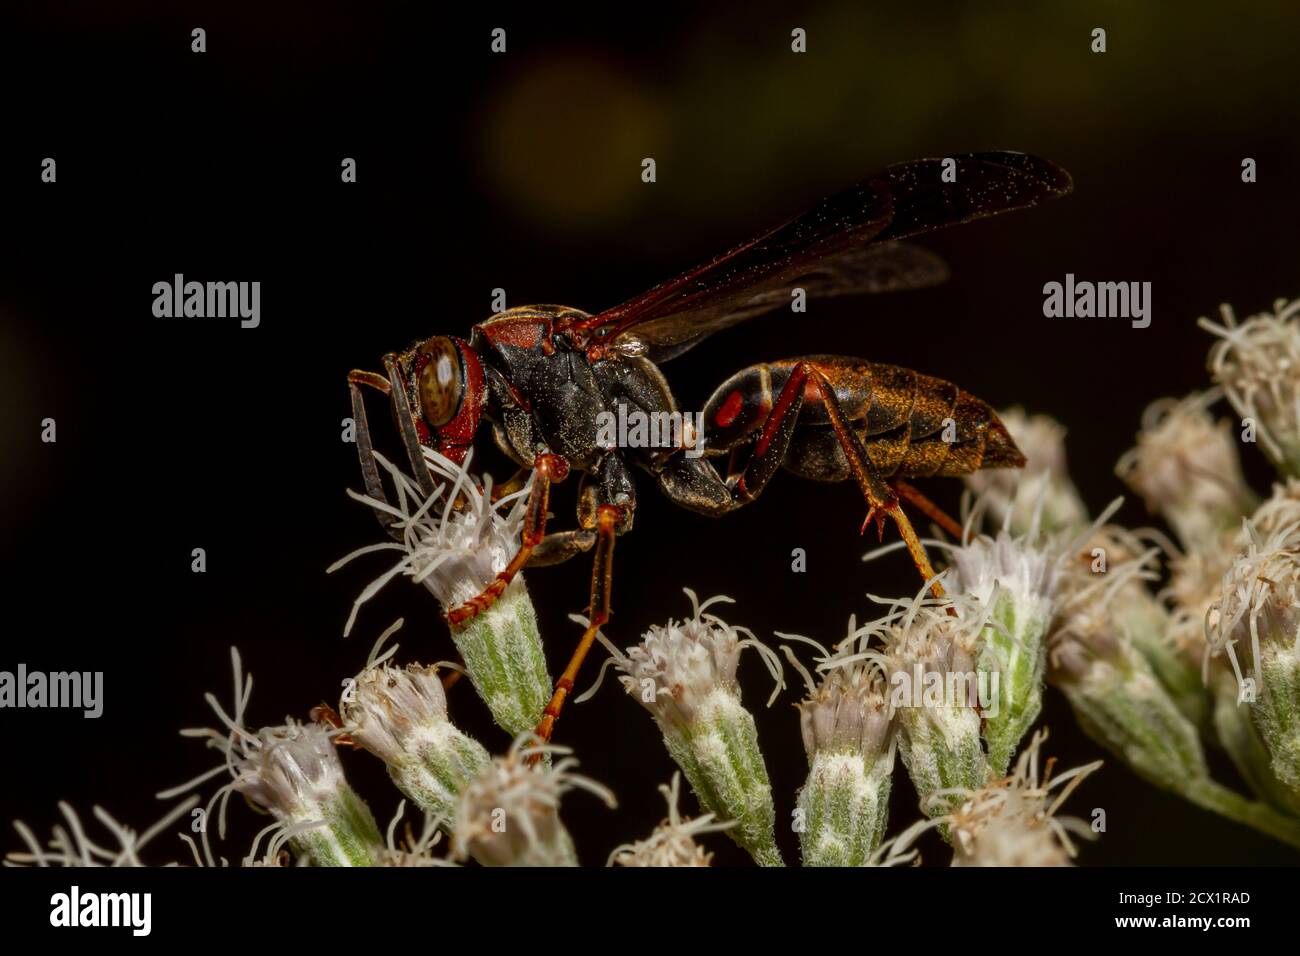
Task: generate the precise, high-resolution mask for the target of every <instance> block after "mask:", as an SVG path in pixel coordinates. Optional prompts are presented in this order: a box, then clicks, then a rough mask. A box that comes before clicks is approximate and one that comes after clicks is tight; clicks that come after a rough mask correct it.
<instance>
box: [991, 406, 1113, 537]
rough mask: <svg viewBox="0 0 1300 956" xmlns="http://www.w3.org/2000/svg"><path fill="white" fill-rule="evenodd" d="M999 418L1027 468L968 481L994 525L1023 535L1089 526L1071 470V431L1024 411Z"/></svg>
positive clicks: (999, 470) (1009, 411) (993, 471)
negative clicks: (1037, 530) (1067, 440)
mask: <svg viewBox="0 0 1300 956" xmlns="http://www.w3.org/2000/svg"><path fill="white" fill-rule="evenodd" d="M998 417H999V418H1001V419H1002V424H1003V425H1005V426H1006V427H1007V431H1009V432H1010V433H1011V437H1012V438H1013V439H1014V440H1015V443H1016V445H1017V447H1019V449H1020V451H1021V452H1022V453H1023V454H1024V456H1025V467H1024V468H1023V469H1021V470H1019V471H1016V470H1012V469H1009V468H996V469H986V470H983V471H977V472H974V473H973V474H971V475H968V476H967V477H966V485H967V486H968V487H969V488H971V490H973V491H974V492H975V494H976V495H977V496H978V497H979V499H980V500H981V501H982V502H985V504H986V505H987V507H988V508H989V512H990V514H991V515H992V516H993V519H994V522H995V523H996V524H997V525H999V526H1004V527H1006V528H1007V530H1008V531H1010V532H1011V534H1013V535H1017V536H1019V535H1023V534H1026V533H1028V532H1029V530H1030V528H1031V527H1037V528H1040V529H1041V530H1042V531H1044V532H1047V533H1053V532H1056V531H1078V530H1080V529H1082V528H1085V527H1087V525H1088V509H1087V508H1086V507H1085V506H1084V504H1083V499H1082V498H1080V497H1079V492H1078V489H1076V488H1075V486H1074V482H1072V481H1071V480H1070V475H1069V473H1068V471H1067V470H1066V463H1065V426H1064V425H1062V424H1061V423H1060V422H1058V421H1056V420H1055V419H1053V418H1051V417H1049V416H1047V415H1026V414H1025V411H1024V409H1022V408H1009V409H1007V410H1006V411H1003V412H999V413H998Z"/></svg>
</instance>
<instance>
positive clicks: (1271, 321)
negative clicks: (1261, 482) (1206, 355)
mask: <svg viewBox="0 0 1300 956" xmlns="http://www.w3.org/2000/svg"><path fill="white" fill-rule="evenodd" d="M1219 312H1220V315H1221V316H1222V318H1223V324H1222V325H1217V324H1215V323H1214V322H1211V321H1210V320H1209V319H1207V318H1202V319H1201V320H1200V322H1199V324H1200V326H1201V328H1203V329H1206V330H1207V331H1209V332H1212V333H1213V334H1215V335H1217V336H1219V338H1220V340H1221V341H1219V342H1216V343H1215V345H1214V347H1213V348H1212V349H1211V350H1210V360H1209V364H1210V372H1211V374H1212V375H1213V376H1214V380H1215V381H1216V382H1217V383H1219V384H1220V385H1221V386H1222V387H1223V390H1224V392H1225V393H1226V394H1227V396H1228V401H1229V402H1231V403H1232V407H1233V408H1234V409H1236V410H1237V413H1238V414H1239V415H1241V416H1242V417H1243V418H1244V419H1251V420H1252V421H1253V422H1254V423H1255V425H1256V427H1257V432H1258V437H1259V441H1260V444H1262V445H1263V446H1264V451H1265V453H1266V454H1267V455H1268V457H1269V458H1270V459H1272V461H1273V462H1274V464H1276V465H1278V466H1279V467H1281V468H1282V469H1284V470H1285V471H1286V472H1287V473H1289V474H1292V475H1294V474H1296V473H1297V468H1298V467H1300V324H1297V322H1296V318H1297V316H1300V299H1297V300H1296V301H1294V302H1287V301H1286V300H1285V299H1278V300H1277V301H1276V302H1274V303H1273V311H1272V312H1271V313H1269V312H1264V313H1261V314H1260V315H1253V316H1251V317H1250V318H1248V319H1247V320H1246V321H1245V322H1243V323H1241V324H1240V325H1238V324H1237V319H1236V316H1234V315H1233V312H1232V307H1231V306H1229V305H1222V306H1220V307H1219Z"/></svg>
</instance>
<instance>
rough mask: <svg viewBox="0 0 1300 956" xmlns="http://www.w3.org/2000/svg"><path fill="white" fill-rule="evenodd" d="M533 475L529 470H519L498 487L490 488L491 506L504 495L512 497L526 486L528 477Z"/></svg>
mask: <svg viewBox="0 0 1300 956" xmlns="http://www.w3.org/2000/svg"><path fill="white" fill-rule="evenodd" d="M532 473H533V470H532V469H531V468H520V469H519V470H518V471H516V472H515V473H514V474H513V475H511V476H510V477H509V478H507V479H506V480H505V481H503V482H502V483H501V484H499V485H495V486H493V488H492V504H496V503H497V502H498V501H500V500H501V499H502V498H504V497H505V496H506V495H513V494H514V493H515V492H516V491H518V490H519V489H521V488H523V486H524V485H526V484H528V476H529V475H531V474H532Z"/></svg>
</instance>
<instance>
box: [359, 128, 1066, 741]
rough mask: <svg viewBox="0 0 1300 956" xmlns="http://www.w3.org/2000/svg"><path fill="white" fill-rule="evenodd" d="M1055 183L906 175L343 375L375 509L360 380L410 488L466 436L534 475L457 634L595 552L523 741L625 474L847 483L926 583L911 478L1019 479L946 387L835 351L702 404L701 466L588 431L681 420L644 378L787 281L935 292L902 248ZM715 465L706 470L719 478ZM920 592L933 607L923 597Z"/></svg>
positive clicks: (930, 164)
mask: <svg viewBox="0 0 1300 956" xmlns="http://www.w3.org/2000/svg"><path fill="white" fill-rule="evenodd" d="M954 162H955V165H954ZM954 174H955V175H954ZM1070 188H1071V183H1070V177H1069V175H1068V174H1067V173H1066V172H1065V171H1064V170H1062V169H1061V168H1059V167H1058V166H1056V165H1054V164H1053V163H1050V162H1048V161H1046V160H1043V159H1039V158H1036V157H1034V156H1029V155H1026V154H1023V153H1012V152H985V153H969V154H965V155H961V156H957V157H953V158H952V159H951V160H941V159H923V160H917V161H914V162H908V163H901V164H898V165H894V166H890V167H888V168H887V169H885V170H883V171H882V172H880V173H878V174H877V175H875V176H872V177H870V178H868V179H866V180H864V181H863V182H861V183H859V184H858V185H856V186H853V187H851V188H849V189H847V190H844V191H843V192H840V193H837V194H835V195H833V196H831V197H829V198H827V199H824V200H822V201H821V202H819V203H817V204H816V205H814V206H813V207H812V208H811V209H809V210H808V211H807V212H805V213H803V214H802V215H799V216H796V217H795V218H794V219H791V220H790V221H788V222H786V223H785V224H783V225H780V226H777V227H776V228H774V229H772V230H770V231H768V232H765V233H763V234H762V235H760V236H758V237H757V238H754V239H751V240H750V241H748V242H746V243H743V244H741V245H739V246H736V247H735V248H733V249H731V250H730V251H728V252H724V253H723V254H722V255H720V256H718V257H717V258H715V259H712V260H711V261H709V262H706V263H705V264H703V265H701V266H699V267H697V268H695V269H691V270H690V271H688V272H685V273H683V274H681V275H679V276H677V277H676V278H674V279H670V280H668V281H667V282H664V283H662V284H660V285H657V286H655V287H654V288H653V289H651V290H649V291H648V292H645V293H644V294H642V295H639V296H637V297H636V298H634V299H631V300H629V301H627V302H625V303H623V304H622V305H618V306H615V307H614V308H612V309H607V310H605V311H604V312H599V313H597V314H595V315H589V314H588V313H586V312H582V311H579V310H577V309H573V308H568V307H565V306H554V305H537V306H524V307H521V308H513V309H510V310H508V311H506V312H502V313H500V314H498V315H494V316H492V317H491V318H489V319H488V320H486V321H484V322H481V323H479V324H478V325H476V326H474V327H473V330H472V332H471V334H470V338H469V340H468V341H466V340H465V339H461V338H456V337H453V336H444V335H439V336H434V337H433V338H429V339H426V340H424V341H421V342H418V343H417V344H415V345H414V346H412V347H411V348H409V349H407V350H406V351H405V352H402V353H400V354H396V353H389V354H388V355H386V356H384V360H383V361H384V369H385V371H386V375H379V374H376V373H373V372H361V371H354V372H352V373H351V374H350V375H349V378H348V381H349V386H350V388H351V393H352V407H353V417H354V419H355V421H356V423H357V449H358V452H359V454H360V457H361V471H362V475H363V477H364V480H365V485H366V492H367V494H369V495H370V496H371V497H372V498H375V499H377V500H379V501H386V500H387V499H386V497H385V494H384V490H383V487H382V485H381V484H380V480H379V472H378V469H377V467H376V462H375V457H374V451H373V445H372V442H371V436H370V432H369V428H368V426H367V424H366V415H365V407H364V404H363V401H362V396H361V390H360V388H359V386H360V385H370V386H373V387H375V388H377V389H379V390H380V391H382V392H384V393H385V394H387V395H388V396H389V398H390V400H391V404H392V409H393V413H394V416H395V418H396V421H397V426H398V429H399V431H400V433H401V438H402V441H403V444H404V445H405V448H406V451H407V454H408V456H409V458H410V461H411V465H412V467H413V468H414V471H415V477H416V480H417V481H418V482H419V483H420V487H421V490H422V491H423V492H424V493H425V494H426V495H428V494H432V493H433V492H434V490H435V484H434V479H433V476H432V475H431V474H430V472H429V471H428V469H427V467H426V466H425V464H424V461H423V456H422V453H421V446H422V445H424V446H429V447H433V448H436V449H437V450H438V451H439V452H441V453H442V454H443V455H445V456H447V457H448V458H450V459H452V460H454V461H456V462H461V461H463V460H464V458H465V455H466V453H467V452H468V450H469V448H470V446H471V444H472V443H473V441H474V438H475V436H476V434H477V432H478V430H479V427H480V425H481V424H482V423H483V422H489V423H491V426H492V431H493V435H494V436H495V439H496V442H497V444H498V445H499V446H500V447H501V449H502V450H503V451H504V452H505V454H506V455H508V456H509V457H510V458H511V459H512V460H514V461H515V462H516V463H518V464H519V465H520V467H521V469H522V470H521V472H520V473H519V474H518V475H516V476H515V478H513V479H512V480H511V482H509V483H507V485H506V486H503V487H505V488H515V489H517V488H520V487H522V486H523V483H524V481H525V480H526V478H527V475H528V473H529V472H531V473H532V474H533V476H534V483H533V486H532V489H531V492H530V498H529V501H528V506H527V512H526V518H525V524H524V528H523V531H522V535H521V541H520V545H519V549H518V551H517V553H516V554H515V556H514V558H513V560H511V561H510V563H509V564H508V566H507V567H506V568H505V569H504V570H502V571H501V573H500V574H498V575H497V577H496V579H495V580H494V581H493V582H492V583H491V584H489V585H488V586H487V588H486V589H485V590H484V591H483V592H482V593H481V594H479V595H478V596H477V597H475V598H474V599H473V600H471V601H469V602H468V603H466V604H464V605H462V606H461V607H458V608H454V609H453V610H452V611H451V612H450V613H449V614H448V619H449V621H450V622H451V624H452V625H453V626H454V625H457V624H462V623H464V622H465V621H466V620H468V619H469V618H471V617H473V616H474V615H476V614H478V613H480V612H482V611H483V610H484V609H486V608H487V607H489V606H491V604H492V603H493V601H495V600H496V598H497V597H498V596H499V595H500V594H501V593H502V592H503V591H504V590H505V587H506V586H507V585H508V584H509V583H510V581H511V579H512V578H513V577H514V576H515V575H516V574H517V573H518V572H519V571H520V570H521V569H522V568H523V567H524V566H525V565H544V564H555V563H558V562H561V561H564V560H567V559H568V558H571V557H573V556H574V555H576V554H578V553H579V552H587V551H592V550H594V552H595V554H594V566H593V570H592V577H591V593H590V606H589V618H590V625H589V626H588V627H587V629H586V631H585V632H584V634H583V636H582V638H581V639H580V640H579V642H578V646H577V648H576V650H575V651H574V653H573V656H572V658H571V659H570V661H569V664H568V666H567V667H566V668H565V670H564V673H563V674H562V675H561V677H560V678H559V680H558V681H557V682H556V685H555V692H554V696H553V697H552V699H551V702H550V704H549V706H547V708H546V710H545V713H544V715H543V716H542V719H541V723H540V725H539V726H538V729H537V733H538V735H539V736H541V737H542V738H543V739H549V737H550V735H551V731H552V728H553V725H554V722H555V720H556V718H557V717H558V715H559V713H560V708H561V707H562V705H563V703H564V700H565V698H566V697H567V696H568V695H569V693H570V692H571V691H572V689H573V685H574V680H575V678H576V676H577V671H578V668H579V667H580V666H581V664H582V661H583V659H584V658H585V657H586V655H587V652H588V651H589V650H590V648H591V645H592V643H593V641H594V639H595V635H596V631H597V630H598V629H599V628H600V627H601V626H602V625H603V624H605V623H606V622H607V621H608V620H609V614H610V582H611V561H612V557H613V550H614V540H615V536H616V535H620V534H622V533H624V532H626V531H628V530H630V529H631V527H632V520H633V515H634V512H635V508H636V487H635V484H634V481H633V466H634V465H635V466H639V467H640V468H641V469H642V470H643V471H645V472H648V473H649V474H650V475H651V476H652V477H653V479H654V480H655V481H657V483H658V485H659V488H660V490H661V491H662V492H663V493H664V494H665V495H667V496H668V498H669V499H671V500H672V501H674V502H676V503H677V504H679V505H681V506H682V507H685V508H688V509H690V510H692V511H697V512H701V513H703V514H708V515H721V514H725V513H727V512H729V511H734V510H735V509H737V508H740V507H741V506H743V505H746V504H748V503H749V502H751V501H753V500H754V499H755V498H757V497H758V496H759V495H760V494H761V493H762V491H763V489H764V488H765V487H766V486H767V483H768V481H769V480H770V479H771V478H772V476H773V474H775V472H776V470H777V469H778V468H779V467H782V466H784V467H785V468H786V469H787V470H789V471H792V472H794V473H795V474H798V475H801V476H803V477H805V478H811V479H814V480H818V481H842V480H846V479H848V478H853V479H854V480H855V481H856V482H857V483H858V486H859V487H860V488H861V489H862V493H863V495H864V496H865V498H866V502H867V505H868V512H867V519H866V521H865V522H864V523H863V526H862V527H863V530H865V529H866V527H867V524H868V523H870V522H871V520H872V519H873V518H874V520H875V521H876V524H877V528H878V529H879V530H881V532H882V533H883V525H884V520H885V518H886V517H889V518H891V519H892V520H893V521H894V523H895V525H897V527H898V529H899V532H900V533H901V535H902V537H903V540H904V541H905V542H906V544H907V547H908V550H909V552H910V553H911V556H912V560H913V561H914V562H915V564H916V566H917V569H918V570H919V571H920V573H921V575H922V577H923V578H924V579H925V580H927V581H930V580H931V579H932V578H933V577H934V573H933V571H932V569H931V567H930V562H929V560H928V559H927V557H926V554H925V551H924V549H923V548H922V546H921V543H920V541H919V540H918V539H917V536H916V533H915V531H914V530H913V528H912V525H911V523H910V521H909V520H908V518H907V516H906V515H905V514H904V513H903V510H902V507H901V505H900V499H903V500H907V501H909V502H910V503H912V504H913V505H915V506H916V507H918V508H919V509H920V510H922V511H923V512H924V513H926V514H927V515H929V516H930V517H932V518H933V519H935V520H936V521H938V522H939V523H940V524H942V525H944V526H945V527H947V528H949V529H952V528H953V527H954V523H953V522H952V520H951V519H950V518H947V517H946V516H945V515H943V514H942V512H939V511H938V509H937V508H935V507H934V506H933V505H931V504H930V502H929V501H928V500H927V499H926V498H925V497H924V496H922V495H921V494H920V493H919V492H918V491H917V490H916V489H915V488H913V487H912V486H911V485H910V484H908V483H907V480H908V479H912V478H918V477H930V476H933V475H943V476H955V475H964V474H969V473H971V472H973V471H976V470H978V469H981V468H1002V467H1020V466H1023V465H1024V457H1023V456H1022V455H1021V453H1020V451H1019V449H1018V448H1017V447H1016V445H1015V442H1014V441H1013V440H1012V439H1011V436H1010V435H1009V434H1008V433H1007V430H1006V428H1005V427H1004V426H1003V425H1002V423H1001V422H1000V421H999V420H998V417H997V415H996V414H995V413H994V411H993V409H992V408H991V407H990V406H989V405H987V404H986V403H984V402H982V401H980V400H979V399H977V398H975V397H974V396H972V395H970V394H969V393H967V392H964V391H962V390H961V389H959V388H958V387H957V386H955V385H952V384H950V383H948V382H945V381H942V380H940V379H937V378H931V377H929V376H926V375H922V374H920V373H919V372H914V371H911V370H909V369H904V368H897V367H894V366H889V365H880V364H876V363H873V362H868V361H865V360H860V359H854V358H844V357H840V356H827V355H813V356H807V357H803V358H792V359H784V360H781V361H775V362H769V363H765V364H761V365H754V366H751V367H749V368H747V369H743V370H741V371H739V372H737V373H736V374H735V375H733V376H732V377H731V378H729V379H728V380H727V381H726V382H724V383H723V384H722V385H721V386H719V387H718V389H717V390H716V391H715V392H714V393H713V396H712V397H711V398H710V399H709V400H708V402H707V404H706V405H705V409H704V418H703V421H704V426H705V434H704V435H703V436H697V438H698V437H702V438H703V440H704V455H703V457H698V456H688V455H687V454H685V451H686V449H685V448H684V447H677V448H667V449H631V448H612V449H611V448H608V447H607V446H605V445H602V444H600V443H598V442H597V441H596V433H597V417H598V416H599V415H601V413H609V412H610V411H611V410H612V409H614V408H616V407H617V406H619V405H620V404H622V405H627V406H629V407H630V408H632V409H635V410H638V411H641V412H644V413H651V414H653V413H663V412H673V411H676V403H675V401H674V399H673V396H672V392H671V391H670V390H669V387H668V383H667V381H666V380H665V378H664V376H663V373H662V372H661V371H660V370H659V368H658V366H659V364H661V363H663V362H666V361H668V360H669V359H671V358H674V357H675V356H678V355H680V354H682V353H683V352H685V351H686V350H687V349H689V348H691V347H692V346H693V345H695V344H696V343H697V342H699V341H700V340H701V339H703V338H704V337H705V336H708V335H711V334H713V333H714V332H717V331H718V330H720V329H723V328H726V327H728V326H731V325H735V324H736V323H738V322H742V321H745V320H747V319H751V318H753V317H755V316H757V315H760V314H762V313H765V312H769V311H771V310H774V309H777V308H779V307H781V306H787V307H788V305H789V303H790V302H791V290H792V289H793V288H801V289H803V290H804V292H805V293H806V295H807V297H808V298H813V297H818V296H837V295H849V294H856V293H866V292H882V291H890V290H896V289H908V288H918V287H921V286H926V285H930V284H932V283H934V282H937V281H941V280H942V279H943V278H944V277H945V269H944V267H943V265H942V263H941V261H940V260H938V259H937V258H936V257H934V256H933V255H932V254H930V253H928V252H926V251H924V250H923V249H920V248H918V247H916V246H913V245H910V244H908V243H905V242H900V241H898V240H902V239H906V238H908V237H911V236H915V235H918V234H921V233H925V232H928V231H930V230H932V229H937V228H940V227H942V226H948V225H953V224H956V223H964V222H970V221H971V220H975V219H981V218H984V217H986V216H992V215H996V214H998V213H1001V212H1006V211H1009V210H1013V209H1022V208H1027V207H1030V206H1034V205H1036V204H1037V203H1039V202H1042V201H1043V200H1046V199H1052V198H1055V197H1058V196H1062V195H1065V194H1066V193H1068V192H1069V191H1070ZM724 455H725V456H727V465H726V467H725V469H724V470H722V471H720V470H719V468H718V467H717V465H716V464H715V463H716V462H717V461H718V460H719V458H720V457H721V456H724ZM571 470H577V471H580V472H582V481H581V485H580V489H579V496H578V497H579V502H578V527H577V528H576V529H573V530H565V531H552V532H548V531H547V502H548V496H549V492H550V487H551V485H552V484H553V483H555V482H559V481H563V480H564V479H565V478H566V476H567V475H568V474H569V472H570V471H571ZM380 520H381V522H382V521H391V520H392V519H387V518H384V517H381V519H380ZM390 530H391V528H390ZM958 533H959V529H958ZM933 590H934V592H935V593H936V595H938V594H942V591H941V589H940V587H939V585H938V584H937V583H934V584H933Z"/></svg>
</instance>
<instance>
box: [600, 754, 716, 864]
mask: <svg viewBox="0 0 1300 956" xmlns="http://www.w3.org/2000/svg"><path fill="white" fill-rule="evenodd" d="M681 783H682V775H681V774H680V773H674V774H673V782H672V786H671V787H670V786H666V785H663V784H660V786H659V792H660V793H662V794H663V795H664V799H665V800H667V801H668V817H667V819H665V820H664V821H663V822H662V823H660V824H659V826H657V827H656V828H655V831H654V832H653V833H652V834H650V836H648V837H646V839H644V840H638V841H637V842H636V843H625V844H624V845H623V846H620V847H617V848H616V849H615V850H614V852H612V853H611V854H610V855H609V860H608V861H607V863H606V865H607V866H708V865H709V862H710V861H711V860H712V859H713V854H712V853H709V852H707V851H706V850H705V849H704V847H702V846H700V845H699V844H698V843H696V842H695V838H696V837H697V836H700V835H701V834H704V833H716V832H718V831H721V830H727V829H730V828H731V827H733V826H735V823H734V822H728V823H715V822H714V818H713V814H712V813H706V814H704V815H703V816H700V817H695V818H694V819H691V818H689V817H683V816H682V815H681V813H680V812H679V811H678V809H677V804H678V800H679V798H680V796H681Z"/></svg>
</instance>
